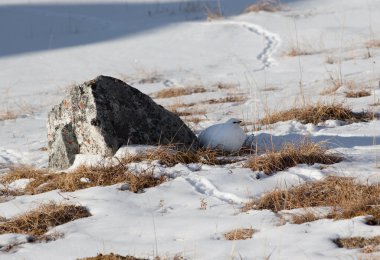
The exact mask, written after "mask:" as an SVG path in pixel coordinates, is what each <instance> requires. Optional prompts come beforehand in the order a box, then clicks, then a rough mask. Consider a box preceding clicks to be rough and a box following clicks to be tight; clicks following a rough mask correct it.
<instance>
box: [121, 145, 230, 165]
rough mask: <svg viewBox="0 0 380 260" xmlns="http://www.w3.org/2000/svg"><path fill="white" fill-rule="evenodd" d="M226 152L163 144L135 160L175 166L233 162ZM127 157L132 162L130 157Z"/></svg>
mask: <svg viewBox="0 0 380 260" xmlns="http://www.w3.org/2000/svg"><path fill="white" fill-rule="evenodd" d="M225 155H226V154H225V153H223V152H222V151H218V150H213V149H197V150H176V149H175V147H174V146H170V145H168V146H161V147H158V148H156V149H152V150H148V151H146V152H144V153H141V154H139V155H138V159H136V158H135V159H133V160H134V161H136V160H137V161H156V160H158V161H159V162H160V164H162V165H165V166H168V167H173V166H175V165H176V164H178V163H182V164H189V163H204V164H211V165H222V164H227V163H232V162H233V160H232V159H229V158H226V157H225ZM126 159H127V160H128V162H130V159H129V157H128V156H127V157H126Z"/></svg>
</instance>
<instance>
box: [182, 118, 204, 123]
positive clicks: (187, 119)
mask: <svg viewBox="0 0 380 260" xmlns="http://www.w3.org/2000/svg"><path fill="white" fill-rule="evenodd" d="M204 120H205V119H204V118H200V117H191V118H186V120H185V121H186V122H187V123H193V124H196V125H197V124H199V123H200V122H202V121H204Z"/></svg>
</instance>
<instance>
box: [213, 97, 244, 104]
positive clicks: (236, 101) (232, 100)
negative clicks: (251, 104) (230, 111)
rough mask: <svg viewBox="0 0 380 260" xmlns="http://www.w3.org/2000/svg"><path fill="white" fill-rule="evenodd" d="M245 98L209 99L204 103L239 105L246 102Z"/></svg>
mask: <svg viewBox="0 0 380 260" xmlns="http://www.w3.org/2000/svg"><path fill="white" fill-rule="evenodd" d="M247 99H248V98H247V97H244V96H229V97H225V98H219V99H210V100H207V101H205V103H207V104H210V105H212V104H221V103H240V102H245V101H247Z"/></svg>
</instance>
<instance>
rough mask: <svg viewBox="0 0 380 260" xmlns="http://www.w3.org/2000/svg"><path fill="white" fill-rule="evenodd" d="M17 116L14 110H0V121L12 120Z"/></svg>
mask: <svg viewBox="0 0 380 260" xmlns="http://www.w3.org/2000/svg"><path fill="white" fill-rule="evenodd" d="M17 117H18V114H17V113H16V112H14V111H9V110H6V111H2V112H0V121H5V120H13V119H16V118H17Z"/></svg>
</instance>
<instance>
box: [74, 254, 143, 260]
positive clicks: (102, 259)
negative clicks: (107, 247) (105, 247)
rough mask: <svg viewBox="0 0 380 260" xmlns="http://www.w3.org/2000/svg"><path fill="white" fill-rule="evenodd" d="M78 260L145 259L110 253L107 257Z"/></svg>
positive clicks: (100, 256) (98, 256)
mask: <svg viewBox="0 0 380 260" xmlns="http://www.w3.org/2000/svg"><path fill="white" fill-rule="evenodd" d="M80 260H147V259H146V258H137V257H134V256H121V255H118V254H114V253H110V254H108V255H103V254H98V255H97V256H94V257H86V258H81V259H80Z"/></svg>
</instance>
